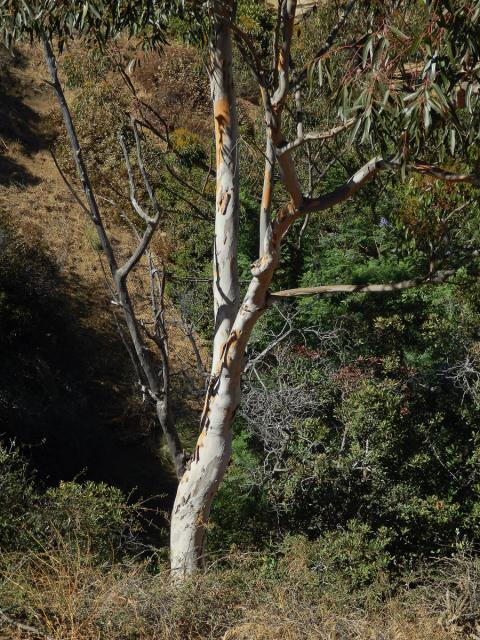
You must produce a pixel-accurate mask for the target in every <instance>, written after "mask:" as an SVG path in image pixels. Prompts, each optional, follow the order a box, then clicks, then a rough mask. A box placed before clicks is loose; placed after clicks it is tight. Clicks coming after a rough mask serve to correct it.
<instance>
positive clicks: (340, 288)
mask: <svg viewBox="0 0 480 640" xmlns="http://www.w3.org/2000/svg"><path fill="white" fill-rule="evenodd" d="M454 273H456V272H455V270H454V269H449V270H447V271H438V272H436V273H433V274H428V275H427V276H423V277H421V278H412V279H411V280H401V281H400V282H390V283H384V284H327V285H322V286H320V287H304V288H299V289H285V290H283V291H276V292H275V293H271V294H270V295H269V301H270V302H272V303H274V302H277V301H279V300H280V299H282V298H301V297H306V296H318V295H326V294H329V293H391V292H394V291H404V290H405V289H413V288H414V287H418V286H420V285H422V284H433V283H440V282H445V280H447V279H448V278H449V277H450V276H452V275H453V274H454Z"/></svg>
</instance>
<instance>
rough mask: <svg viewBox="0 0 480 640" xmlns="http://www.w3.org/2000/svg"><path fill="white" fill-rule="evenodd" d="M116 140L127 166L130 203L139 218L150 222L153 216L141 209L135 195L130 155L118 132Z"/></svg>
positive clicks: (123, 139)
mask: <svg viewBox="0 0 480 640" xmlns="http://www.w3.org/2000/svg"><path fill="white" fill-rule="evenodd" d="M118 142H119V143H120V146H121V148H122V151H123V157H124V160H125V166H126V168H127V174H128V184H129V187H130V202H131V203H132V207H133V209H134V210H135V212H136V213H137V214H138V215H139V216H140V218H142V220H144V221H145V222H147V223H148V224H150V223H151V222H152V221H153V218H152V217H150V216H149V215H148V213H146V212H145V211H144V210H143V209H142V207H141V206H140V205H139V203H138V200H137V197H136V189H135V178H134V176H133V171H132V165H131V162H130V157H129V155H128V150H127V146H126V144H125V138H124V137H123V135H122V134H120V135H119V136H118Z"/></svg>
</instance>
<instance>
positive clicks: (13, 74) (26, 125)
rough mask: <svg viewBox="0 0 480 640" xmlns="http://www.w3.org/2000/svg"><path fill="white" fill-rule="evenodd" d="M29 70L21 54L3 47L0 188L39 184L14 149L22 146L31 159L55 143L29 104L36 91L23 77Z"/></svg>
mask: <svg viewBox="0 0 480 640" xmlns="http://www.w3.org/2000/svg"><path fill="white" fill-rule="evenodd" d="M26 66H27V60H26V58H25V56H24V55H23V54H22V52H21V51H20V50H18V49H16V48H14V49H13V50H12V51H8V50H7V49H5V47H0V67H1V68H2V73H1V76H0V185H4V186H10V185H12V184H15V185H18V186H22V185H29V184H38V182H39V180H38V178H37V177H36V176H34V175H33V174H32V173H31V172H30V171H29V170H28V169H27V168H26V167H24V166H23V165H22V164H20V163H19V162H18V161H17V159H16V158H15V154H14V153H13V152H12V151H11V146H13V145H15V146H17V145H18V146H19V147H20V149H21V152H22V153H23V154H25V155H29V156H31V155H33V154H34V153H37V152H38V151H40V150H41V149H45V148H47V147H48V146H49V144H50V143H51V141H52V138H51V137H50V136H48V135H47V134H46V133H45V132H43V131H42V130H41V127H40V125H41V118H40V115H39V114H38V113H37V112H36V111H35V110H34V109H32V108H31V107H30V106H28V105H27V104H26V102H25V99H26V98H27V97H28V96H29V95H32V93H33V92H34V91H35V87H33V86H32V84H31V83H28V82H27V81H26V79H23V78H22V77H21V75H20V74H19V71H22V70H24V69H25V68H26Z"/></svg>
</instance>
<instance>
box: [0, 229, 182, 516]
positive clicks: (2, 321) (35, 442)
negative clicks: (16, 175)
mask: <svg viewBox="0 0 480 640" xmlns="http://www.w3.org/2000/svg"><path fill="white" fill-rule="evenodd" d="M0 231H1V237H2V243H1V244H2V246H1V251H0V352H1V353H2V358H1V359H0V436H1V437H2V438H6V439H15V440H16V441H17V442H18V443H19V444H21V445H24V447H26V448H25V453H26V454H27V455H28V457H29V458H30V460H31V463H32V466H33V467H34V468H35V469H37V471H38V476H39V477H40V479H41V480H42V481H43V482H45V483H46V484H47V485H56V484H58V482H59V481H60V480H72V479H78V480H79V481H82V480H94V481H96V482H99V481H103V482H106V483H108V484H111V485H115V486H117V487H119V488H121V489H122V490H123V491H124V492H125V493H126V494H131V495H132V497H134V498H136V499H137V498H140V497H142V498H144V499H148V502H149V505H150V507H151V508H155V509H157V510H158V513H157V516H156V517H154V518H153V519H154V521H155V520H156V524H157V525H161V526H163V525H164V524H165V521H164V516H163V515H162V513H161V512H162V511H165V510H169V509H170V508H171V506H172V503H173V496H174V493H175V488H176V479H175V477H174V474H173V471H172V468H171V467H170V466H169V465H168V464H166V463H165V462H162V461H161V460H160V459H159V458H158V456H157V455H155V454H154V452H153V451H152V449H151V447H150V446H149V439H148V429H149V427H150V426H151V425H152V423H153V412H152V411H150V410H149V408H148V407H144V406H142V405H141V403H140V402H138V401H137V400H136V390H135V389H134V386H133V374H132V369H131V364H130V361H129V359H128V356H127V354H126V352H125V349H124V346H123V344H122V342H121V339H120V337H119V336H117V334H116V333H115V328H114V326H113V322H112V323H111V324H108V322H107V323H105V322H95V321H92V315H94V314H95V312H96V311H97V312H98V309H97V310H96V309H95V308H92V302H91V295H90V305H89V304H86V303H85V300H87V299H88V296H87V293H86V288H87V285H85V284H82V283H81V282H78V283H76V287H78V295H77V291H75V292H74V294H71V293H70V292H68V295H67V291H66V289H67V287H66V284H65V282H64V281H63V280H62V278H61V277H60V276H59V274H58V270H57V267H56V265H55V264H54V263H53V262H52V260H51V259H50V258H49V257H48V256H47V255H46V253H45V252H43V251H42V249H41V248H36V249H34V248H32V247H26V246H25V244H24V243H23V242H22V241H21V240H20V239H18V238H16V236H15V232H14V230H12V229H11V228H9V226H8V224H6V223H5V222H3V223H2V221H1V220H0ZM105 304H108V301H106V302H105Z"/></svg>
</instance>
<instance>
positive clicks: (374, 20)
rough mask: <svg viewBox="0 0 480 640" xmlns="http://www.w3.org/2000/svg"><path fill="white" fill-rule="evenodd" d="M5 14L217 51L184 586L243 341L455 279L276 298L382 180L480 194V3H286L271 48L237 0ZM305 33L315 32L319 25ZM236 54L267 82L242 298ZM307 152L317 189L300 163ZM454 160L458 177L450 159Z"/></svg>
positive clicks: (212, 483) (178, 532) (180, 503)
mask: <svg viewBox="0 0 480 640" xmlns="http://www.w3.org/2000/svg"><path fill="white" fill-rule="evenodd" d="M0 11H1V24H2V29H3V31H4V34H5V36H6V38H7V41H11V40H13V39H16V38H17V37H19V36H21V35H22V34H25V33H27V34H29V35H30V36H31V37H40V38H42V39H43V40H44V41H46V42H47V43H48V42H50V41H51V40H52V38H53V37H57V38H59V42H60V44H61V43H62V42H63V41H64V40H65V39H66V38H69V37H74V36H76V35H77V34H80V33H83V34H86V35H87V36H90V37H95V38H97V39H98V40H100V41H101V42H105V41H106V40H108V39H110V38H111V37H114V36H115V35H117V34H119V33H121V32H125V31H127V32H128V33H129V34H130V35H132V36H136V37H139V36H141V37H142V38H143V39H145V40H146V41H148V43H149V44H150V45H151V46H154V47H158V46H161V45H162V44H163V43H164V42H165V39H166V33H167V28H168V20H169V18H170V17H171V16H172V15H175V14H176V13H178V12H180V13H183V14H184V15H185V16H186V18H187V19H188V20H189V21H190V24H191V25H192V29H191V31H192V35H193V36H194V37H196V38H200V39H201V38H202V37H205V38H206V41H207V43H208V51H209V63H208V65H207V72H208V76H209V80H210V85H211V93H212V106H213V129H214V136H215V144H216V174H215V180H216V204H215V213H214V220H215V229H214V239H213V244H214V247H213V279H212V283H213V285H212V286H213V298H214V309H213V315H214V321H215V323H214V326H215V330H214V336H213V352H212V365H211V372H210V379H209V384H208V388H207V391H206V394H205V402H204V409H203V413H202V417H201V425H200V429H201V430H200V436H199V438H198V441H197V444H196V446H195V450H194V452H193V455H192V456H191V458H190V460H189V461H188V463H187V466H186V470H185V472H184V473H183V475H182V477H181V479H180V482H179V485H178V490H177V495H176V499H175V503H174V506H173V511H172V517H171V566H172V572H173V573H174V575H175V576H177V577H182V576H185V575H187V574H190V573H191V572H193V571H194V570H195V569H196V568H197V567H199V566H200V565H201V564H202V559H203V557H204V549H205V538H206V531H207V527H208V520H209V515H210V509H211V505H212V501H213V499H214V496H215V494H216V492H217V489H218V487H219V484H220V483H221V481H222V478H223V475H224V473H225V470H226V468H227V465H228V463H229V461H230V455H231V443H232V427H233V423H234V419H235V414H236V412H237V410H238V408H239V405H240V399H241V376H242V372H243V371H244V368H245V353H246V347H247V344H248V342H249V339H250V336H251V333H252V330H253V328H254V327H255V325H256V323H257V322H258V320H259V318H260V317H261V316H262V315H263V314H265V313H266V312H267V311H268V309H269V307H270V306H271V305H273V304H275V303H276V302H277V301H278V300H282V299H284V298H296V297H299V296H306V295H323V294H327V293H332V292H341V293H351V292H358V291H364V292H379V293H382V292H391V291H399V290H403V289H406V288H410V287H414V286H418V285H420V284H424V283H429V282H435V281H443V280H445V279H446V278H448V277H449V275H451V273H452V271H453V269H452V265H451V264H443V265H440V264H439V263H438V260H432V261H431V264H430V267H429V268H428V269H427V271H426V272H425V273H424V274H423V275H420V276H417V277H414V278H411V279H409V280H405V281H402V282H394V283H369V284H366V285H362V286H359V285H353V284H348V283H345V284H328V283H327V284H325V283H319V285H318V286H314V287H310V288H308V289H305V288H303V289H302V288H299V289H289V290H283V291H272V290H271V288H272V281H273V282H274V275H275V273H276V271H277V268H278V266H279V264H281V249H282V244H283V243H284V240H285V238H286V236H287V234H292V233H297V232H298V229H299V227H300V229H301V228H303V227H304V224H305V221H306V220H307V219H308V216H311V215H321V213H322V212H324V211H327V210H329V209H331V208H332V207H335V206H336V205H339V204H341V203H343V202H345V201H347V200H348V199H350V198H353V197H354V195H355V194H356V193H357V192H358V191H359V190H360V189H361V188H362V187H363V186H364V185H365V184H366V183H367V182H368V181H370V180H372V179H374V177H375V176H377V175H378V174H379V173H380V172H386V171H389V172H393V173H397V174H398V176H399V178H400V177H404V176H406V175H407V174H408V173H418V174H422V175H427V176H430V177H431V178H432V179H436V180H442V181H445V182H447V183H452V184H454V183H455V184H456V183H458V184H468V185H472V186H474V187H478V186H480V176H479V175H478V174H476V173H475V171H472V170H469V169H468V165H469V164H473V162H474V161H475V159H476V157H475V155H476V144H477V142H478V134H479V130H478V125H479V115H480V109H479V100H478V94H479V71H480V62H479V42H478V33H479V17H480V2H479V1H478V0H477V1H474V2H471V1H467V0H460V1H458V2H455V3H453V2H450V0H431V1H428V0H426V1H425V2H420V3H419V2H408V1H406V2H398V1H395V0H391V1H387V2H377V1H375V0H349V1H348V2H346V4H344V5H343V6H340V7H339V6H338V4H337V3H335V2H321V3H320V2H319V3H318V6H317V5H314V7H313V9H312V10H311V11H307V12H303V14H302V17H301V21H299V20H300V18H299V16H298V15H297V2H296V0H279V2H278V3H277V7H276V10H275V12H274V14H275V15H274V16H273V20H272V25H273V26H272V29H271V33H270V34H268V35H269V36H270V40H271V47H270V51H269V52H268V53H266V52H265V51H264V50H263V49H262V48H260V46H259V45H258V42H257V41H256V40H255V38H254V37H252V36H251V35H250V34H249V33H248V32H247V31H246V30H245V28H244V24H243V22H242V21H241V20H239V19H238V14H237V1H236V0H210V1H209V2H193V1H192V2H186V1H185V2H183V3H182V2H174V1H171V2H146V1H143V2H128V1H127V0H117V1H116V2H113V3H107V2H103V1H102V0H97V1H93V0H92V1H91V2H89V1H85V2H83V1H82V2H75V1H74V2H70V3H56V2H52V1H47V0H44V1H43V2H37V3H29V5H28V6H26V5H25V3H23V2H14V1H4V2H2V3H0ZM309 25H314V26H315V29H311V28H310V31H308V29H309ZM297 31H303V32H304V33H307V31H308V46H304V47H297V46H296V45H295V43H296V38H297ZM235 47H236V49H237V51H238V54H239V55H240V57H241V59H242V60H243V63H244V64H246V65H247V66H248V68H249V70H250V72H251V73H252V76H253V78H254V80H255V82H256V84H257V86H258V89H259V93H260V96H261V109H262V110H263V119H264V134H265V148H264V151H263V153H262V156H261V157H262V160H261V162H262V165H264V170H263V188H262V195H261V199H260V202H259V215H258V228H259V238H260V246H259V256H258V259H257V260H255V262H253V264H252V265H251V279H250V281H249V283H248V285H247V287H246V291H245V293H244V295H243V298H242V297H241V293H240V292H241V286H240V285H241V283H240V278H239V268H238V259H237V258H238V239H239V232H240V205H239V196H240V189H241V185H242V168H243V165H242V158H241V152H242V144H241V136H240V132H239V124H238V114H237V106H238V104H237V103H238V95H237V93H236V90H235V83H234V49H235ZM312 100H315V101H316V104H317V105H318V110H319V114H320V115H319V117H317V118H313V119H312V118H310V121H315V122H316V123H317V124H318V125H323V126H322V128H321V129H312V130H310V129H308V130H307V128H306V123H305V118H304V113H305V111H306V110H307V108H308V106H309V101H312ZM335 139H339V140H341V143H340V144H338V145H336V151H335V153H333V154H332V157H331V158H330V159H329V160H328V166H331V165H332V164H335V163H338V164H339V165H342V164H345V163H344V162H343V161H344V156H345V155H346V154H347V153H350V152H349V149H355V150H361V153H362V155H365V153H366V151H367V150H370V151H371V157H370V158H369V159H366V161H365V162H363V164H362V165H361V166H359V167H358V169H357V170H356V171H354V172H353V174H352V175H351V176H350V177H348V178H347V179H345V180H344V181H343V182H340V183H339V184H338V185H337V186H336V187H335V188H334V189H333V190H331V191H327V192H325V191H324V190H323V187H322V184H323V183H322V181H321V178H322V176H323V175H324V172H325V168H326V167H325V166H319V163H320V165H322V164H323V165H325V163H326V160H325V154H324V153H323V152H322V154H317V155H316V156H315V155H314V154H315V152H316V150H317V149H318V148H321V149H324V148H326V147H327V145H326V142H330V141H332V140H335ZM322 145H325V147H323V146H322ZM305 159H307V160H308V163H307V164H308V169H309V171H308V174H309V179H308V184H305V180H304V176H303V174H302V171H301V170H300V169H299V168H300V167H302V166H304V163H305ZM443 161H445V162H446V164H447V165H449V166H450V169H448V170H447V169H444V168H442V167H441V166H440V163H442V162H443ZM452 163H453V164H455V169H452V168H451V165H452Z"/></svg>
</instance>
